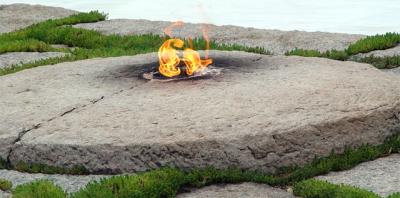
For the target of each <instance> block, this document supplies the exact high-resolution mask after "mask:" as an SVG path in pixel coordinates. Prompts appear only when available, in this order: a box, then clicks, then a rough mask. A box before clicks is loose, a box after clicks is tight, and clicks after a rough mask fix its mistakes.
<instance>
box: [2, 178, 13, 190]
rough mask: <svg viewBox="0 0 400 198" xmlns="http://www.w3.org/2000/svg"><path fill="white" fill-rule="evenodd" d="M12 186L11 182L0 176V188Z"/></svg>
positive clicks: (8, 188) (7, 188)
mask: <svg viewBox="0 0 400 198" xmlns="http://www.w3.org/2000/svg"><path fill="white" fill-rule="evenodd" d="M11 188H12V183H11V182H10V181H8V180H5V179H1V178H0V190H2V191H8V190H10V189H11Z"/></svg>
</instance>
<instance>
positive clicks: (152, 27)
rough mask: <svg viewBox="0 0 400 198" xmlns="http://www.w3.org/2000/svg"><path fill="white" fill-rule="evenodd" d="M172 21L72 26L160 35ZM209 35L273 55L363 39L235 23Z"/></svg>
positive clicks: (197, 32)
mask: <svg viewBox="0 0 400 198" xmlns="http://www.w3.org/2000/svg"><path fill="white" fill-rule="evenodd" d="M170 25H171V22H165V21H149V20H135V19H115V20H108V21H101V22H97V23H86V24H78V25H76V26H75V27H80V28H87V29H93V30H98V31H100V32H102V33H105V34H122V35H128V34H150V33H151V34H159V35H164V33H163V30H164V29H165V28H166V27H168V26H170ZM201 32H202V31H201V25H199V24H191V23H187V24H186V25H185V26H184V28H183V29H175V31H174V34H173V36H176V37H188V36H192V37H201V36H202V35H201ZM209 37H210V38H211V39H212V40H215V41H216V42H219V43H230V44H241V45H246V46H251V47H256V46H258V47H264V48H265V49H266V50H269V51H271V52H272V53H274V54H284V53H285V52H287V51H290V50H292V49H295V48H302V49H316V50H320V51H326V50H329V49H337V50H343V49H345V48H346V47H347V46H348V45H349V44H350V43H352V42H355V41H357V40H359V39H360V38H363V37H364V36H363V35H352V34H339V33H325V32H303V31H279V30H265V29H255V28H244V27H238V26H230V25H225V26H214V25H211V26H210V28H209Z"/></svg>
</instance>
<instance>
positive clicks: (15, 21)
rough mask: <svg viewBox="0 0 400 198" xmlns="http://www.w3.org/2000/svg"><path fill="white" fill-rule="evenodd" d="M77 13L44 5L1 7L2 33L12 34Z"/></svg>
mask: <svg viewBox="0 0 400 198" xmlns="http://www.w3.org/2000/svg"><path fill="white" fill-rule="evenodd" d="M75 13H77V11H73V10H67V9H64V8H58V7H48V6H42V5H28V4H10V5H0V33H5V32H12V31H14V30H17V29H21V28H24V27H27V26H29V25H32V24H34V23H38V22H41V21H45V20H47V19H55V18H63V17H67V16H69V15H72V14H75Z"/></svg>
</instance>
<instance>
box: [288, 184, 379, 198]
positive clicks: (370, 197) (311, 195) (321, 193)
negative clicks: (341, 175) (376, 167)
mask: <svg viewBox="0 0 400 198" xmlns="http://www.w3.org/2000/svg"><path fill="white" fill-rule="evenodd" d="M293 193H294V195H296V196H300V197H302V198H339V197H340V198H380V196H379V195H377V194H375V193H373V192H370V191H367V190H363V189H359V188H356V187H353V186H349V185H344V184H339V185H337V184H331V183H328V182H326V181H320V180H315V179H310V180H305V181H302V182H299V183H296V184H295V185H294V186H293Z"/></svg>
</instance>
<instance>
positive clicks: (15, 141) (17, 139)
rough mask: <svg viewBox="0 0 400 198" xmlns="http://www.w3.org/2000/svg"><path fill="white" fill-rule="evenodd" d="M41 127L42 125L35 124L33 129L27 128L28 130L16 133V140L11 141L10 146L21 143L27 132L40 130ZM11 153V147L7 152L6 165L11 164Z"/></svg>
mask: <svg viewBox="0 0 400 198" xmlns="http://www.w3.org/2000/svg"><path fill="white" fill-rule="evenodd" d="M41 126H42V124H41V123H39V124H36V125H34V126H33V127H31V128H29V129H24V130H22V131H20V132H19V133H18V136H17V138H16V139H15V140H14V141H13V143H12V145H13V146H14V145H15V144H17V143H18V142H19V141H21V139H22V137H23V136H24V135H25V134H26V133H28V132H29V131H32V130H34V129H38V128H40V127H41ZM12 151H13V147H11V148H10V150H9V151H8V155H7V159H6V163H7V164H8V165H10V164H11V162H10V155H11V153H12Z"/></svg>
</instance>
